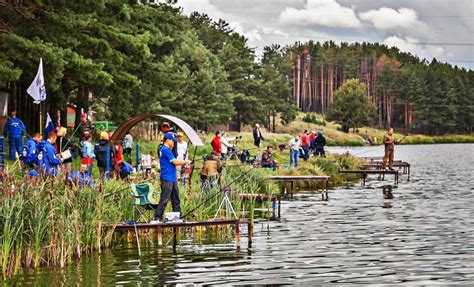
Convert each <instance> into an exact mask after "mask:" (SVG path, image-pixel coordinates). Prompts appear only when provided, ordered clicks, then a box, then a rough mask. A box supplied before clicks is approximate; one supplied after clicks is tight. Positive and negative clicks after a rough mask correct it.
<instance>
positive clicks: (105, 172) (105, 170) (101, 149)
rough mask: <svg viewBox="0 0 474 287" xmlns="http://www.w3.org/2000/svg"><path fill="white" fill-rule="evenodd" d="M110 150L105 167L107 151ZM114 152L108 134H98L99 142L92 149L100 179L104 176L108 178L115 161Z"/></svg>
mask: <svg viewBox="0 0 474 287" xmlns="http://www.w3.org/2000/svg"><path fill="white" fill-rule="evenodd" d="M108 149H110V156H109V159H108V166H107V150H108ZM116 153H117V152H116V150H115V148H114V147H113V145H112V144H111V143H110V142H109V134H108V133H107V132H102V133H100V140H99V142H98V143H96V145H95V147H94V154H95V158H96V160H97V166H98V167H99V173H100V178H101V179H104V177H105V176H107V178H110V172H111V171H112V170H113V168H112V167H113V166H114V164H115V159H116Z"/></svg>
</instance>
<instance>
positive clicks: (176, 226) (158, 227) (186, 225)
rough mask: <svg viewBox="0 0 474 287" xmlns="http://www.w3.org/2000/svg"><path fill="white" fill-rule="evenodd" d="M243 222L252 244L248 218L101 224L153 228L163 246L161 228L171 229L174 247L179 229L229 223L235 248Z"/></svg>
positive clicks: (120, 229) (125, 228)
mask: <svg viewBox="0 0 474 287" xmlns="http://www.w3.org/2000/svg"><path fill="white" fill-rule="evenodd" d="M241 224H245V225H247V228H248V247H251V246H252V232H253V231H252V222H251V221H250V220H248V219H218V220H207V221H189V222H169V223H158V224H151V223H137V224H124V223H115V224H113V223H110V224H104V225H102V226H103V227H105V228H113V229H114V232H124V231H135V228H136V229H137V230H138V229H148V230H150V229H155V230H156V236H157V239H158V245H159V246H163V229H166V228H168V229H172V230H173V247H174V248H175V247H176V245H177V244H178V232H179V229H182V228H184V229H186V228H191V227H202V226H219V225H230V226H232V225H233V226H234V228H235V230H234V232H235V243H236V245H237V248H240V225H241Z"/></svg>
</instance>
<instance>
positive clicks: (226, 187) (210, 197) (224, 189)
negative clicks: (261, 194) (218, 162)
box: [180, 166, 256, 218]
mask: <svg viewBox="0 0 474 287" xmlns="http://www.w3.org/2000/svg"><path fill="white" fill-rule="evenodd" d="M255 168H256V166H254V167H252V168H250V169H249V170H247V171H246V172H244V173H243V174H241V175H239V176H238V177H236V178H235V179H234V180H232V181H231V182H230V183H229V184H226V185H225V186H224V187H221V188H219V190H218V191H217V192H215V193H214V194H213V195H211V196H209V197H208V198H207V199H206V200H204V201H203V202H201V203H200V204H199V205H198V206H196V207H195V208H193V209H192V210H191V211H189V212H188V213H186V214H185V215H183V216H181V217H180V218H185V217H186V216H188V215H190V214H191V213H193V212H194V211H195V210H196V209H198V208H199V207H201V206H202V205H204V204H205V203H207V202H208V201H210V200H211V199H212V198H214V197H216V196H217V195H218V194H219V193H221V192H222V191H229V190H230V189H229V188H230V186H231V185H232V184H234V183H235V182H237V180H239V179H241V178H242V177H244V176H245V175H247V174H248V173H250V172H251V171H252V170H254V169H255Z"/></svg>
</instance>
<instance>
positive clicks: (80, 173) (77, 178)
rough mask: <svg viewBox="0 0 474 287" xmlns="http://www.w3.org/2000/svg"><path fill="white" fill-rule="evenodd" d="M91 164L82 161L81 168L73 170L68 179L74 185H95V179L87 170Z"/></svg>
mask: <svg viewBox="0 0 474 287" xmlns="http://www.w3.org/2000/svg"><path fill="white" fill-rule="evenodd" d="M88 168H89V166H88V165H87V163H81V168H80V169H79V170H73V171H72V172H71V173H70V174H69V175H68V176H67V180H68V182H69V183H70V184H71V185H72V186H78V187H85V186H90V187H93V186H94V181H93V180H92V177H91V176H90V175H89V173H88V172H87V170H88Z"/></svg>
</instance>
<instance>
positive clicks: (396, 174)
mask: <svg viewBox="0 0 474 287" xmlns="http://www.w3.org/2000/svg"><path fill="white" fill-rule="evenodd" d="M339 173H342V174H359V175H361V176H362V185H365V180H366V178H367V176H368V175H369V174H377V175H381V176H385V175H386V174H393V175H394V181H395V185H398V179H399V172H398V170H363V169H362V170H340V171H339Z"/></svg>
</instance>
